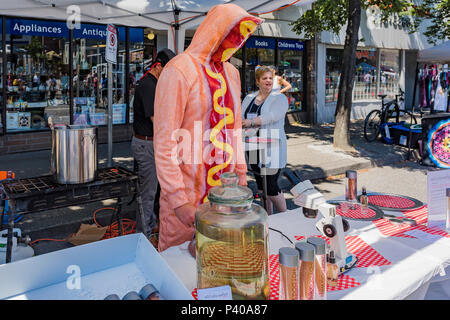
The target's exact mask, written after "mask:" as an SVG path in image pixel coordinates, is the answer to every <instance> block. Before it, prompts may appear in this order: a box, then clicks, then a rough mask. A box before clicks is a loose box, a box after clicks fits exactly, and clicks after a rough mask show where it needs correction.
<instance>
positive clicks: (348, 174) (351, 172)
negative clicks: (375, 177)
mask: <svg viewBox="0 0 450 320" xmlns="http://www.w3.org/2000/svg"><path fill="white" fill-rule="evenodd" d="M345 176H346V177H347V178H350V179H355V178H356V177H357V176H358V173H357V172H356V171H354V170H347V171H346V172H345Z"/></svg>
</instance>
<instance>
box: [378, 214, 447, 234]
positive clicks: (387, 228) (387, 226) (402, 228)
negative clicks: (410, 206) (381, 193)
mask: <svg viewBox="0 0 450 320" xmlns="http://www.w3.org/2000/svg"><path fill="white" fill-rule="evenodd" d="M403 215H404V216H405V217H407V218H410V219H414V220H415V221H416V223H417V225H416V226H410V225H407V224H402V225H395V224H393V223H391V222H389V220H388V219H378V220H375V221H372V222H373V223H374V224H375V225H376V227H377V228H378V230H379V231H380V232H381V233H382V234H383V235H384V236H388V237H398V238H411V239H415V237H413V236H410V235H408V234H405V232H407V231H411V230H416V229H417V230H421V231H423V232H426V233H429V234H432V235H439V236H442V237H446V238H450V235H449V234H448V233H447V232H445V231H443V230H441V229H439V228H428V227H427V226H426V223H427V220H428V219H427V217H428V207H427V206H423V207H421V208H419V209H416V210H412V211H405V212H403Z"/></svg>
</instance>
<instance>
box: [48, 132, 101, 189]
mask: <svg viewBox="0 0 450 320" xmlns="http://www.w3.org/2000/svg"><path fill="white" fill-rule="evenodd" d="M52 129H53V130H52V156H51V172H52V174H53V177H54V179H55V181H56V182H57V183H60V184H79V183H86V182H91V181H93V180H95V178H96V176H97V131H98V129H97V127H93V126H82V125H71V126H64V125H62V126H61V125H55V126H53V128H52Z"/></svg>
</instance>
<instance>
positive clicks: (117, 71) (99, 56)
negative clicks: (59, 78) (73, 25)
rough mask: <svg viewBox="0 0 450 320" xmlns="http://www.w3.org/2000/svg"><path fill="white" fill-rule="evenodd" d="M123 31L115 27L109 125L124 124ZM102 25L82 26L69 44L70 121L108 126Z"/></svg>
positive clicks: (105, 65) (103, 27)
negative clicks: (117, 37)
mask: <svg viewBox="0 0 450 320" xmlns="http://www.w3.org/2000/svg"><path fill="white" fill-rule="evenodd" d="M125 31H126V29H125V28H123V27H119V28H118V32H119V40H120V41H119V43H118V55H117V64H115V65H112V76H113V90H112V93H113V101H112V109H113V124H122V123H125V122H126V117H125V115H126V114H125V112H126V102H125V37H126V36H125ZM105 42H106V26H105V25H91V24H82V25H81V28H80V29H74V42H73V75H74V77H73V94H74V100H73V113H74V115H73V122H74V124H91V125H106V124H107V123H108V63H107V61H106V60H105V47H106V44H105Z"/></svg>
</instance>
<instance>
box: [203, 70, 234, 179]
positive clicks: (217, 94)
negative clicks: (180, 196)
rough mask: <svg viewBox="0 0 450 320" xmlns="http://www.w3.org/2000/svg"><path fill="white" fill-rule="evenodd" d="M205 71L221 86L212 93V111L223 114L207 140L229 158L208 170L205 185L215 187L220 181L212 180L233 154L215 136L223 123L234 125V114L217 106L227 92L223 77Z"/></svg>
mask: <svg viewBox="0 0 450 320" xmlns="http://www.w3.org/2000/svg"><path fill="white" fill-rule="evenodd" d="M205 69H206V73H207V74H208V75H209V76H210V77H211V78H213V79H216V80H218V81H219V82H220V84H221V88H219V89H217V90H216V91H215V92H214V95H213V104H214V110H215V111H216V112H217V113H218V114H220V115H223V114H225V118H223V119H220V121H219V122H218V123H217V125H216V126H215V127H214V128H212V130H211V134H210V136H209V139H210V141H211V142H212V144H213V145H214V146H215V147H216V148H218V149H220V150H222V151H225V152H226V153H227V154H228V155H229V157H228V159H227V160H226V161H225V163H221V164H218V165H216V166H214V167H212V168H210V169H209V170H208V177H207V183H208V185H210V186H211V187H215V186H220V185H221V182H220V180H214V175H215V174H216V173H217V172H219V171H221V170H223V169H225V168H226V167H228V165H229V164H230V162H231V160H232V159H233V154H234V150H233V147H232V146H231V145H230V144H228V143H226V142H220V141H219V140H218V139H217V135H218V134H219V133H220V132H221V131H222V129H223V128H224V127H225V123H227V124H232V123H234V113H233V110H231V109H230V108H227V107H225V108H222V107H221V106H220V104H219V98H220V97H222V94H223V97H222V99H224V98H225V94H226V92H227V85H226V82H225V79H224V78H223V76H222V75H221V74H220V73H215V72H213V71H211V70H210V69H208V68H205Z"/></svg>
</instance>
